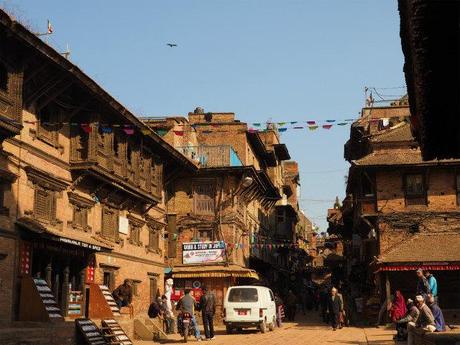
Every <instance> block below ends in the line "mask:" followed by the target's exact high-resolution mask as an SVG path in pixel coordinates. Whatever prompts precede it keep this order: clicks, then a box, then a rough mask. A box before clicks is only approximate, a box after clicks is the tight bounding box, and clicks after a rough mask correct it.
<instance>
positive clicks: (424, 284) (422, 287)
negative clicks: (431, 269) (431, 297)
mask: <svg viewBox="0 0 460 345" xmlns="http://www.w3.org/2000/svg"><path fill="white" fill-rule="evenodd" d="M416 273H417V277H418V282H417V295H420V296H423V298H424V299H426V298H427V297H428V294H430V293H431V288H430V284H429V283H428V280H427V279H426V278H425V275H424V274H423V270H422V269H421V268H419V269H418V270H417V272H416Z"/></svg>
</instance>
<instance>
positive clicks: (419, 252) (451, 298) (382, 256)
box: [331, 99, 460, 308]
mask: <svg viewBox="0 0 460 345" xmlns="http://www.w3.org/2000/svg"><path fill="white" fill-rule="evenodd" d="M408 115H409V107H408V105H407V101H406V100H405V99H403V100H402V101H401V102H397V103H395V104H393V105H392V106H389V107H381V108H366V109H363V115H362V117H361V118H360V119H359V120H357V121H356V122H355V123H354V124H353V126H352V128H351V134H350V140H349V141H348V142H347V144H346V145H345V158H346V159H347V160H348V161H349V162H350V163H351V167H350V171H349V175H348V183H347V197H346V199H345V200H344V205H343V206H342V208H341V213H342V215H341V219H340V221H338V222H334V223H331V227H332V228H333V229H334V232H336V233H340V234H341V235H342V236H343V237H344V238H345V239H346V240H347V241H346V243H347V248H345V251H346V254H347V256H348V258H349V267H348V273H349V274H350V275H351V278H353V280H354V281H358V282H360V283H359V284H356V285H357V286H355V288H356V289H357V290H359V291H360V292H361V293H362V294H363V296H364V297H369V296H372V295H374V294H377V295H379V296H380V297H381V298H384V296H385V295H389V294H390V293H393V292H394V290H396V289H400V290H401V291H402V292H403V294H404V295H405V296H413V295H414V294H415V287H416V276H415V270H416V269H417V268H419V267H421V268H426V269H429V270H430V271H431V272H432V273H433V274H434V275H435V276H436V278H437V280H438V283H439V294H440V296H442V297H441V298H440V304H441V306H442V307H449V308H458V307H460V300H459V299H458V293H457V292H458V289H459V288H460V266H459V263H460V254H459V253H460V252H459V249H460V247H459V244H460V227H459V226H458V217H459V215H460V213H459V207H460V197H459V195H460V193H459V190H460V187H459V186H460V184H459V183H460V177H459V175H458V168H459V165H460V161H459V160H455V159H449V160H432V161H423V159H422V154H421V152H420V147H419V145H418V143H417V142H416V141H415V139H414V137H413V136H412V134H411V129H410V125H409V123H408V121H407V119H408Z"/></svg>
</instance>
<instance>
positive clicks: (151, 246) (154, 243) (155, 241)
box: [145, 217, 164, 254]
mask: <svg viewBox="0 0 460 345" xmlns="http://www.w3.org/2000/svg"><path fill="white" fill-rule="evenodd" d="M147 227H148V242H147V244H146V245H145V249H146V250H147V252H153V253H156V254H160V253H161V252H162V250H161V235H162V233H163V228H164V224H162V223H159V222H156V221H155V220H154V219H152V218H150V217H148V220H147Z"/></svg>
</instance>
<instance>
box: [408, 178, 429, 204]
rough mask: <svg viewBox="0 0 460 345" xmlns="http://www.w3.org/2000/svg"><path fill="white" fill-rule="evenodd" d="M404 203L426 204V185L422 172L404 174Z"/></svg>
mask: <svg viewBox="0 0 460 345" xmlns="http://www.w3.org/2000/svg"><path fill="white" fill-rule="evenodd" d="M404 191H405V196H406V205H426V204H427V200H426V187H425V178H424V176H423V174H413V173H411V174H406V175H405V176H404Z"/></svg>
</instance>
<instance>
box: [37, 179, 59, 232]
mask: <svg viewBox="0 0 460 345" xmlns="http://www.w3.org/2000/svg"><path fill="white" fill-rule="evenodd" d="M44 193H46V194H47V196H46V198H47V200H40V199H39V196H40V194H44ZM56 199H57V196H56V192H55V191H54V190H51V189H49V188H45V187H42V186H40V185H35V188H34V211H33V214H34V218H35V219H37V220H39V221H42V222H47V223H51V224H52V223H55V221H56ZM40 201H42V202H44V203H45V204H47V205H46V206H45V207H44V210H43V214H41V213H42V211H39V207H40V205H38V204H39V203H40ZM40 204H42V203H40Z"/></svg>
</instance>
